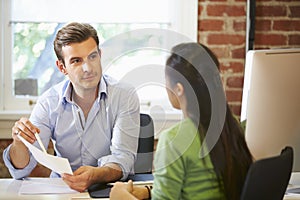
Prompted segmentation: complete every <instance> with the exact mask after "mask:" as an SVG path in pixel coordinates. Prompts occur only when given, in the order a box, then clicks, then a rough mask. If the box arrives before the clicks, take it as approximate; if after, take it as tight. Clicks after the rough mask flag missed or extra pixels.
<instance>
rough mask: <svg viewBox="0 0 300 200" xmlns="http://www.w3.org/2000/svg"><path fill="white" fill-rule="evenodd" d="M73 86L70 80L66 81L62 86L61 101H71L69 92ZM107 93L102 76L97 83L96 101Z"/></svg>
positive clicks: (64, 102)
mask: <svg viewBox="0 0 300 200" xmlns="http://www.w3.org/2000/svg"><path fill="white" fill-rule="evenodd" d="M72 90H73V86H72V83H71V81H67V82H66V83H65V85H64V87H63V96H62V103H63V104H66V103H67V102H68V103H71V102H72V101H71V94H72ZM106 95H107V85H106V81H105V79H104V77H103V76H102V77H101V79H100V83H99V91H98V97H97V101H98V103H99V102H100V100H101V99H104V98H105V97H106Z"/></svg>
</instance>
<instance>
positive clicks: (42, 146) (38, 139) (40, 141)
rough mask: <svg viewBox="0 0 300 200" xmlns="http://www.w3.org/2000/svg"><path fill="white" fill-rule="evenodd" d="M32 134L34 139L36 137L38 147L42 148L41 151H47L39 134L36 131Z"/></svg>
mask: <svg viewBox="0 0 300 200" xmlns="http://www.w3.org/2000/svg"><path fill="white" fill-rule="evenodd" d="M34 135H35V137H36V139H37V141H38V143H39V145H40V147H41V148H42V150H43V152H44V153H47V151H46V149H45V147H44V145H43V143H42V140H41V138H40V136H39V134H38V133H35V134H34Z"/></svg>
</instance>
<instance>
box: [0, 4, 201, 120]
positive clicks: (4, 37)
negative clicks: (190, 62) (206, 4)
mask: <svg viewBox="0 0 300 200" xmlns="http://www.w3.org/2000/svg"><path fill="white" fill-rule="evenodd" d="M0 11H1V16H0V17H1V18H0V23H1V24H0V27H1V33H0V39H1V47H0V60H1V61H0V77H1V86H0V115H1V113H7V112H8V113H9V112H10V113H15V111H20V110H22V111H28V113H30V111H31V110H32V108H33V105H31V106H30V105H29V102H30V101H31V102H35V101H36V99H37V98H38V97H32V96H30V97H25V96H23V97H15V96H14V95H11V92H10V91H12V90H13V89H14V88H13V77H12V76H11V74H12V57H11V54H12V52H13V47H12V39H13V37H12V26H11V22H10V14H11V13H10V11H11V2H10V1H8V0H1V7H0ZM171 17H172V19H173V20H172V21H171V23H173V24H175V26H176V27H177V28H176V29H175V30H174V31H177V32H179V33H181V34H184V35H186V36H188V37H189V38H191V40H193V41H197V24H198V23H197V22H198V1H197V0H174V2H173V6H172V14H171ZM187 22H189V23H187ZM6 66H8V67H6Z"/></svg>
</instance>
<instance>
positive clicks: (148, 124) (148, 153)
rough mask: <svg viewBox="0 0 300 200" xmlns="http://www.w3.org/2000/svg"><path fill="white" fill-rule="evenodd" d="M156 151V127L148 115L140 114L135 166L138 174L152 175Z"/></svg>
mask: <svg viewBox="0 0 300 200" xmlns="http://www.w3.org/2000/svg"><path fill="white" fill-rule="evenodd" d="M153 151H154V125H153V120H152V118H151V117H150V115H148V114H142V113H141V114H140V134H139V144H138V150H137V158H136V161H135V164H134V171H135V173H136V174H140V173H144V174H145V173H152V161H153Z"/></svg>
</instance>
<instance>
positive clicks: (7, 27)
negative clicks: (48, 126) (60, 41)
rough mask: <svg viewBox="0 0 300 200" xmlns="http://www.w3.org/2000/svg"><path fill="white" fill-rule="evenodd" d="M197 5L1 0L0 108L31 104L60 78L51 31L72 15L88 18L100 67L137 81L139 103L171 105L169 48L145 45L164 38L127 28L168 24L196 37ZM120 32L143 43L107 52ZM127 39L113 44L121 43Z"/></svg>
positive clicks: (184, 0) (141, 0)
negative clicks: (96, 38)
mask: <svg viewBox="0 0 300 200" xmlns="http://www.w3.org/2000/svg"><path fill="white" fill-rule="evenodd" d="M197 7H198V1H197V0H163V1H162V0H151V1H150V0H126V1H124V0H110V1H105V0H51V1H48V0H11V1H6V0H1V8H0V9H1V15H0V16H1V33H0V34H1V35H0V36H1V37H0V39H1V49H0V60H1V61H0V62H1V63H0V67H1V70H0V76H1V87H0V94H1V95H0V96H1V97H0V106H1V108H0V110H4V111H11V110H30V109H31V108H32V107H33V105H34V102H35V101H36V98H37V97H38V95H40V94H42V93H43V92H44V91H45V90H46V89H48V88H49V87H51V86H52V85H54V84H56V83H58V82H60V81H61V80H63V79H64V78H65V77H64V76H63V75H62V74H61V73H60V72H59V71H58V70H57V68H56V65H55V60H56V57H55V54H54V51H53V46H52V43H53V39H54V37H55V33H56V31H57V30H58V29H59V28H60V27H61V26H63V25H64V24H65V23H67V22H71V21H80V22H88V23H91V24H92V25H93V26H94V27H95V28H96V29H97V31H98V33H99V36H100V37H101V38H100V39H101V45H102V46H103V49H104V50H103V57H105V56H107V59H106V60H107V63H105V64H103V62H102V66H103V68H104V69H103V71H104V73H106V74H109V75H111V76H113V77H115V78H117V79H124V80H125V81H127V82H130V83H131V84H133V85H134V86H136V88H137V92H138V95H139V97H140V100H141V105H142V109H149V107H152V108H153V110H156V111H158V112H159V110H161V109H171V106H170V105H169V103H168V99H167V94H166V92H165V89H164V85H163V84H164V80H163V79H164V77H163V67H162V66H163V65H164V63H165V58H166V56H167V55H168V52H166V51H164V50H162V49H159V48H148V47H147V45H146V46H145V43H149V42H156V43H159V45H164V43H165V44H166V43H167V41H165V38H162V39H157V38H156V39H155V38H154V39H153V38H152V36H151V33H150V34H148V33H145V34H140V38H137V37H135V36H134V35H130V33H131V32H134V31H135V30H142V29H144V28H152V29H153V30H172V31H173V32H174V33H175V32H176V33H180V34H183V35H184V36H186V37H187V38H189V39H190V40H192V41H196V40H197V19H198V16H197ZM25 11H26V12H25ZM120 34H121V36H120ZM126 34H128V35H126ZM124 35H126V37H125V38H126V39H128V40H130V41H135V42H136V43H137V47H139V46H140V47H145V48H134V49H129V50H128V49H127V51H124V52H121V53H122V54H119V55H116V54H114V55H115V57H109V51H105V47H106V45H107V43H108V42H110V41H112V40H113V39H114V38H116V37H123V36H124ZM128 40H127V41H128ZM152 40H154V41H152ZM127 41H126V40H123V42H122V43H120V44H118V45H119V47H120V49H121V48H123V47H124V48H126V45H128V44H127V43H126V42H127ZM101 48H102V47H101ZM127 48H128V47H127ZM143 76H145V77H147V82H145V80H144V82H143ZM157 94H160V95H157Z"/></svg>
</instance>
